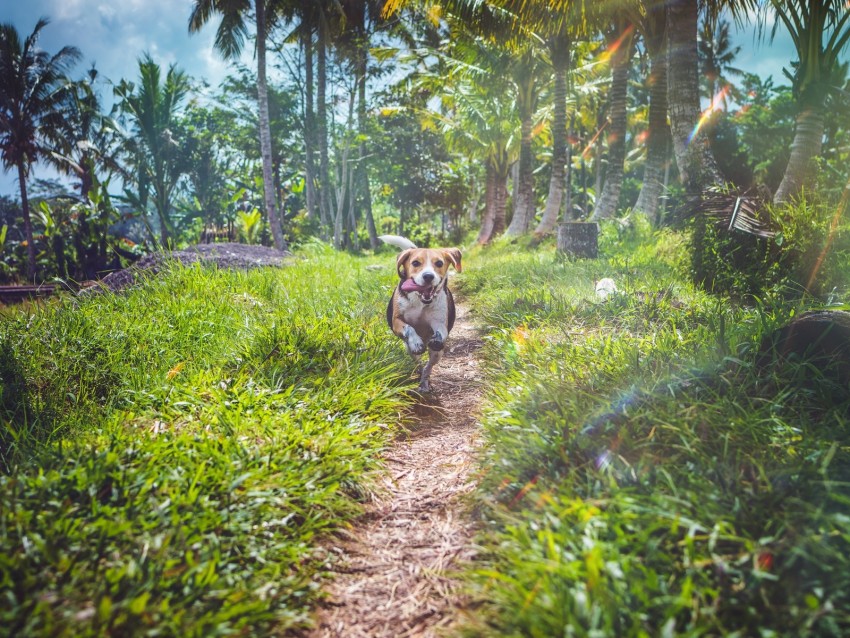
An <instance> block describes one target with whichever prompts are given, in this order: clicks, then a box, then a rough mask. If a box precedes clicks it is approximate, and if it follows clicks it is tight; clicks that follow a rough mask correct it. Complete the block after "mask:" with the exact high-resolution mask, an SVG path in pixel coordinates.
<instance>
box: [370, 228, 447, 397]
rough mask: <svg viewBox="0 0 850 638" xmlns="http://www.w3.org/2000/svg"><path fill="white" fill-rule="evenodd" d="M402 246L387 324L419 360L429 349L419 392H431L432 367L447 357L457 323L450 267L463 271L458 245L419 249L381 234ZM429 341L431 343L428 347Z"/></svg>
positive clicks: (410, 242) (412, 244)
mask: <svg viewBox="0 0 850 638" xmlns="http://www.w3.org/2000/svg"><path fill="white" fill-rule="evenodd" d="M380 239H381V240H382V241H384V242H386V243H387V244H391V245H393V246H396V247H398V248H401V249H402V252H401V253H400V254H399V256H398V258H397V260H396V272H397V273H398V277H399V283H398V286H396V288H395V290H393V295H392V297H391V298H390V303H389V305H387V323H388V324H389V326H390V329H391V330H392V331H393V332H394V333H395V335H396V336H397V337H399V338H400V339H401V340H402V341H404V344H405V345H406V346H407V352H408V353H410V356H412V357H413V358H415V359H418V357H419V356H420V355H422V354H423V353H424V352H425V350H426V348H427V350H428V363H427V364H426V365H425V366H424V367H423V368H422V375H421V377H420V379H419V391H420V392H430V391H431V381H430V379H431V370H432V369H433V368H434V366H435V365H437V364H438V363H439V362H440V359H441V358H442V356H443V346H444V345H445V343H446V338H447V337H448V336H449V332H451V329H452V326H454V323H455V302H454V298H453V297H452V293H451V291H450V290H449V286H448V283H449V267H450V266H454V268H455V270H457V271H458V272H460V271H461V262H460V260H461V253H460V251H459V250H458V249H457V248H417V247H416V245H415V244H414V243H413V242H412V241H410V240H409V239H407V238H405V237H399V236H398V235H381V237H380ZM426 344H427V346H426Z"/></svg>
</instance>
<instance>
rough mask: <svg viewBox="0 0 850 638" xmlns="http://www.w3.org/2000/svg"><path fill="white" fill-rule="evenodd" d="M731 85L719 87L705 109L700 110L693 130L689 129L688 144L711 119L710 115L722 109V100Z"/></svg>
mask: <svg viewBox="0 0 850 638" xmlns="http://www.w3.org/2000/svg"><path fill="white" fill-rule="evenodd" d="M730 88H731V87H730V86H729V85H727V86H724V87H723V88H722V89H720V90H719V91H718V92H717V94H716V95H715V96H714V98H713V99H712V100H711V104H710V105H709V107H708V108H707V109H705V111H703V112H702V117H700V118H699V120H698V121H697V124H696V126H694V130H693V131H691V134H690V135H689V136H688V144H690V143H691V142H692V141H693V140H694V138H695V137H696V136H697V135H698V134H699V132H700V129H702V127H703V126H705V124H706V122H708V120H709V119H711V116H712V115H713V114H714V113H716V112H717V111H722V110H723V100H724V99H726V96H727V95H728V94H729V89H730Z"/></svg>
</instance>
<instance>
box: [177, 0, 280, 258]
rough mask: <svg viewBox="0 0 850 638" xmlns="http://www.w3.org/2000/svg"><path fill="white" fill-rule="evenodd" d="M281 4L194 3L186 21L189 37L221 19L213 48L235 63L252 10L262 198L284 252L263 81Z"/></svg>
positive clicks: (212, 0)
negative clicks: (270, 37)
mask: <svg viewBox="0 0 850 638" xmlns="http://www.w3.org/2000/svg"><path fill="white" fill-rule="evenodd" d="M279 6H280V3H279V2H275V0H270V1H269V2H267V1H266V0H254V4H253V7H252V5H251V1H250V0H194V5H193V7H192V14H191V16H190V17H189V33H195V32H197V31H199V30H200V29H201V28H202V27H203V26H204V25H205V24H206V23H207V22H209V21H210V19H211V18H212V16H213V14H220V15H221V22H220V23H219V26H218V30H217V31H216V39H215V48H216V50H217V51H218V52H219V53H220V54H221V55H222V56H223V57H224V58H225V59H230V60H235V59H236V58H238V57H239V56H240V55H241V53H242V47H243V45H244V42H245V37H246V35H247V33H248V23H247V20H248V17H249V13H250V12H251V9H252V8H253V10H254V25H255V30H256V45H257V105H258V107H259V112H260V113H259V114H260V121H259V124H260V155H261V157H262V162H263V196H264V197H263V198H264V201H265V206H266V212H267V213H268V216H269V225H270V226H271V230H272V237H273V238H274V244H275V247H276V248H277V249H278V250H286V248H287V246H286V240H285V239H284V237H283V230H282V228H281V225H280V218H279V217H278V214H277V203H276V200H277V198H276V197H275V192H274V174H273V166H272V135H271V124H270V121H269V97H268V83H267V80H266V36H267V35H268V33H269V30H270V27H271V26H272V25H273V24H274V21H275V18H276V17H277V15H276V11H277V9H278V8H279Z"/></svg>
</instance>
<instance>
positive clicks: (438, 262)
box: [434, 259, 443, 268]
mask: <svg viewBox="0 0 850 638" xmlns="http://www.w3.org/2000/svg"><path fill="white" fill-rule="evenodd" d="M434 265H435V266H436V267H437V268H442V267H443V261H442V260H441V259H438V260H437V261H436V262H435V263H434Z"/></svg>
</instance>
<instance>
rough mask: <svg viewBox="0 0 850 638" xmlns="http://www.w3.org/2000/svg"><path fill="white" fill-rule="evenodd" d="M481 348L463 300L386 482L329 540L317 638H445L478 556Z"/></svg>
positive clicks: (388, 458) (390, 460)
mask: <svg viewBox="0 0 850 638" xmlns="http://www.w3.org/2000/svg"><path fill="white" fill-rule="evenodd" d="M480 347H481V340H480V339H479V338H478V335H477V334H476V332H475V330H474V328H473V327H472V325H471V323H470V320H469V311H468V309H467V308H465V307H459V308H458V319H457V323H456V324H455V327H454V330H453V331H452V333H451V336H450V337H449V340H448V342H447V345H446V351H445V354H444V357H443V359H442V361H441V362H440V364H439V365H438V366H437V367H436V368H434V372H433V374H432V376H431V384H432V387H433V389H434V391H433V393H432V394H431V395H430V396H428V397H423V399H422V401H421V402H420V403H419V404H418V405H416V406H415V409H414V412H415V417H414V419H413V421H412V423H411V424H409V427H408V429H407V430H406V431H405V432H404V433H403V434H401V435H400V436H399V437H398V438H397V439H396V441H395V442H394V444H393V445H392V446H391V448H390V449H389V450H388V451H387V452H386V453H385V454H384V460H385V463H386V466H387V472H386V478H385V485H384V486H383V487H384V490H382V492H381V493H380V494H378V495H377V497H376V500H375V501H374V502H373V503H371V504H369V506H368V507H367V511H366V512H365V514H364V515H363V516H362V517H360V519H359V520H358V521H357V522H356V523H355V525H354V526H353V527H352V528H351V529H350V530H348V531H347V532H346V533H344V534H341V535H339V537H337V539H336V540H335V542H334V546H333V547H331V548H330V550H331V551H332V552H333V553H336V554H337V555H338V563H337V564H338V567H337V570H338V572H337V574H336V576H335V578H334V580H333V582H332V583H331V585H330V587H329V594H330V595H329V598H328V600H327V601H326V602H325V603H324V605H323V606H322V608H321V609H320V610H319V613H318V617H317V627H316V629H315V630H313V632H311V633H310V634H309V635H310V637H311V638H319V637H321V638H330V637H334V638H337V637H338V638H342V637H345V638H389V637H393V638H403V637H410V636H423V637H424V636H438V635H441V634H442V633H443V632H444V630H445V629H446V628H448V627H450V626H451V625H453V624H454V623H455V622H456V621H457V619H458V616H459V612H460V611H461V610H462V609H463V607H464V604H465V602H466V601H465V599H464V596H463V593H462V592H461V591H460V586H459V583H458V581H457V580H456V578H455V572H456V571H457V569H458V568H459V566H461V565H462V564H463V563H464V562H467V561H469V560H471V559H472V557H473V556H474V554H475V549H474V547H473V545H472V535H473V532H474V524H473V522H472V521H471V519H470V517H469V516H468V507H467V504H466V503H465V501H464V498H463V497H464V495H466V494H468V493H469V492H470V491H471V490H472V489H473V487H474V486H475V477H474V475H473V455H474V451H475V448H476V446H477V444H478V428H477V417H478V409H479V402H480V388H479V384H480V375H479V369H478V360H477V358H476V351H477V350H478V349H479V348H480Z"/></svg>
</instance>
